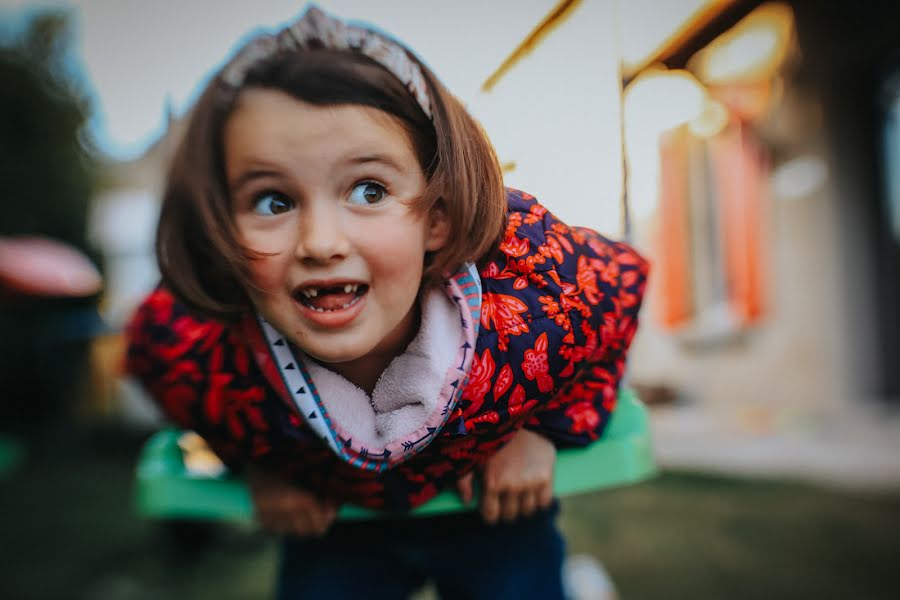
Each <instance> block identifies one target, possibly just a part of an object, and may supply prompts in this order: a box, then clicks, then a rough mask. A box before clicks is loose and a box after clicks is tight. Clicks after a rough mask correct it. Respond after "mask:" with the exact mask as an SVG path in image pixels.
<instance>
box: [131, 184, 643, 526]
mask: <svg viewBox="0 0 900 600" xmlns="http://www.w3.org/2000/svg"><path fill="white" fill-rule="evenodd" d="M507 200H508V205H509V210H508V223H507V228H506V233H505V236H504V239H503V241H502V243H501V244H500V245H499V247H498V248H497V250H496V252H495V253H494V255H493V256H492V257H491V258H490V260H489V261H487V262H486V263H485V265H486V266H484V268H482V269H481V272H480V277H481V285H482V298H481V312H480V327H479V328H478V335H477V340H476V344H475V352H474V356H473V358H472V363H471V367H470V370H469V373H468V378H467V380H465V384H464V387H463V391H462V394H461V396H460V397H459V400H458V401H457V402H456V404H455V406H454V407H453V410H452V413H451V414H450V415H449V416H448V417H447V420H446V422H445V423H444V426H443V427H442V428H441V430H440V431H439V432H437V433H436V435H435V437H434V438H433V440H432V441H431V443H430V444H428V445H427V446H426V447H424V448H423V449H422V450H421V451H419V452H418V453H417V454H415V455H414V456H412V457H411V458H410V459H409V460H406V461H405V462H402V463H400V464H397V465H396V466H394V467H393V468H390V469H387V470H384V471H381V472H376V471H372V470H366V469H360V468H356V467H354V466H352V465H351V464H348V463H347V462H345V461H342V460H340V459H339V458H338V457H337V456H336V455H335V453H334V452H333V451H332V449H331V448H329V447H327V446H326V444H324V443H323V441H322V439H321V438H319V437H318V436H316V435H314V433H313V431H312V429H311V428H310V426H309V425H308V424H307V423H306V421H305V419H304V415H302V414H300V413H299V411H298V409H297V408H296V406H295V405H293V404H291V403H289V402H286V401H285V400H284V399H283V395H282V394H279V392H278V390H276V389H275V386H274V385H273V384H272V381H273V380H272V378H271V377H267V376H266V374H265V373H264V372H263V368H261V367H260V366H259V362H258V361H257V360H256V358H258V356H255V355H254V353H257V354H258V350H257V349H256V348H255V347H254V345H253V344H252V343H251V338H252V337H253V335H252V334H251V335H248V330H247V328H246V327H245V326H241V325H236V324H223V323H221V322H218V321H214V320H210V319H208V318H204V317H200V316H198V315H196V314H193V313H191V312H189V311H188V310H187V309H186V308H185V307H184V306H182V305H181V304H179V303H178V302H177V301H176V300H175V299H174V298H173V296H172V295H171V293H170V292H168V291H167V290H166V289H165V288H159V289H157V290H156V291H154V292H153V293H152V294H151V295H150V296H149V297H148V298H147V299H146V300H145V301H144V302H143V304H142V305H141V306H140V308H139V309H138V311H137V313H136V314H135V316H134V318H133V320H132V322H131V324H130V325H129V327H128V338H129V348H128V355H127V370H128V371H129V372H130V373H131V374H133V375H135V376H136V377H137V378H138V379H140V381H141V382H142V383H143V385H144V386H145V387H146V388H147V389H148V390H149V392H150V393H151V395H152V396H153V398H154V399H155V400H156V402H158V404H159V405H160V406H161V408H162V409H163V411H164V412H165V414H166V415H167V416H168V417H169V418H170V419H172V420H173V421H175V422H176V423H177V424H178V425H179V426H181V427H184V428H190V429H193V430H195V431H197V432H198V433H199V434H200V435H202V436H203V437H204V438H205V439H206V440H207V442H208V443H209V444H210V446H211V447H212V448H213V449H214V450H215V451H216V452H217V453H218V454H219V455H220V456H221V457H222V459H223V460H224V461H225V462H226V463H227V464H229V465H230V466H232V467H234V468H239V466H240V465H241V464H243V463H246V462H252V463H254V464H256V465H258V466H260V467H262V468H266V469H269V470H272V471H274V472H277V473H279V474H281V475H282V476H284V477H287V478H289V479H291V480H292V481H294V482H295V483H297V484H298V485H300V486H304V487H307V488H309V489H312V490H315V491H317V492H318V493H320V494H322V495H323V496H324V497H327V498H330V499H332V500H334V501H336V502H351V503H354V504H357V505H360V506H366V507H370V508H381V509H390V510H404V509H408V508H411V507H415V506H417V505H419V504H422V503H424V502H426V501H427V500H429V499H430V498H431V497H432V496H434V495H435V494H436V493H437V492H438V491H439V490H441V489H443V488H446V487H448V486H451V485H452V484H454V483H455V482H456V480H457V479H458V478H459V477H460V476H461V475H463V474H464V473H466V472H468V471H469V470H471V469H472V468H474V467H476V466H477V465H479V464H480V463H483V462H484V461H486V460H487V459H488V458H489V457H490V456H491V455H492V454H493V453H494V452H496V451H497V450H498V449H499V448H500V447H501V446H502V445H503V444H504V443H505V442H506V441H507V440H508V439H509V438H510V437H511V436H512V434H513V433H515V432H516V431H517V430H518V429H519V428H521V427H527V428H529V429H533V430H535V431H537V432H539V433H541V434H542V435H544V436H546V437H548V438H549V439H551V440H553V442H554V443H555V444H556V445H557V446H558V447H565V446H583V445H586V444H589V443H591V442H592V441H593V440H596V439H597V438H598V437H599V436H600V435H601V433H602V432H603V429H604V427H605V425H606V423H607V422H608V420H609V416H610V413H611V411H612V410H613V408H614V405H615V400H616V392H617V388H618V385H619V381H620V379H621V377H622V374H623V371H624V367H625V355H626V350H627V349H628V346H629V344H630V342H631V339H632V337H633V336H634V333H635V330H636V328H637V314H638V310H639V308H640V304H641V298H642V294H643V291H644V286H645V282H646V276H647V271H648V265H647V263H646V261H645V260H644V259H643V258H642V257H641V256H640V255H638V254H637V253H636V252H635V251H634V250H633V249H632V248H630V247H629V246H627V245H626V244H623V243H619V242H613V241H610V240H608V239H606V238H604V237H602V236H600V235H599V234H597V233H595V232H593V231H591V230H589V229H584V228H579V227H571V226H568V225H565V224H564V223H562V222H560V221H559V220H558V219H557V218H556V217H554V216H553V215H552V214H551V213H550V212H549V211H547V209H546V208H544V207H543V206H541V205H540V204H538V203H537V202H536V200H535V199H534V198H533V197H532V196H529V195H528V194H525V193H523V192H519V191H516V190H509V191H508V194H507Z"/></svg>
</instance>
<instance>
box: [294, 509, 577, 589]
mask: <svg viewBox="0 0 900 600" xmlns="http://www.w3.org/2000/svg"><path fill="white" fill-rule="evenodd" d="M557 512H558V506H557V505H555V504H554V506H553V507H552V508H551V509H549V510H547V511H544V512H541V513H538V514H536V515H535V516H533V517H531V518H526V519H520V520H518V521H516V522H514V523H509V524H507V523H498V524H497V525H493V526H489V525H486V524H484V522H483V521H482V520H481V517H480V516H479V515H478V514H476V513H463V514H455V515H448V516H441V517H430V518H409V519H385V520H377V521H363V522H355V523H354V522H352V521H351V522H339V523H336V524H335V526H334V527H333V528H332V529H331V531H330V532H329V533H328V534H327V535H326V536H325V537H323V538H321V539H298V538H288V539H286V540H285V541H284V543H283V545H282V549H281V561H280V565H279V572H278V582H277V598H278V599H279V600H294V599H297V598H310V599H313V600H317V599H319V598H328V599H332V598H333V599H336V600H337V599H341V598H347V599H353V600H357V599H361V598H366V599H367V600H368V599H372V600H375V599H379V598H384V599H390V600H398V599H401V598H407V597H409V596H410V594H412V592H414V591H415V590H417V589H418V588H420V587H421V586H422V585H423V584H424V583H425V581H426V580H428V579H430V580H432V581H433V582H434V583H435V585H436V587H437V589H438V591H439V592H440V595H441V597H442V598H445V599H450V600H454V599H457V598H473V599H476V598H485V599H488V598H489V599H491V600H502V599H504V598H541V599H546V600H554V599H559V600H562V598H563V591H562V578H561V572H562V562H563V557H564V555H565V544H564V542H563V539H562V536H560V534H559V531H558V529H557V528H556V523H555V521H556V513H557Z"/></svg>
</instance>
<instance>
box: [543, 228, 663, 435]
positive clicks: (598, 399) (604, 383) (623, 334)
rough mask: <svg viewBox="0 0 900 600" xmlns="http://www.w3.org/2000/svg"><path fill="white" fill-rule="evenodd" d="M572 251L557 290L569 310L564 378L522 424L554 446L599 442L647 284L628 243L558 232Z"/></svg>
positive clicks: (577, 231)
mask: <svg viewBox="0 0 900 600" xmlns="http://www.w3.org/2000/svg"><path fill="white" fill-rule="evenodd" d="M564 233H565V234H566V238H567V240H566V241H568V242H569V244H571V247H572V248H573V253H572V256H571V259H569V260H568V261H566V262H568V263H571V264H569V265H560V269H559V270H560V275H561V276H565V275H564V272H565V271H567V270H568V271H569V275H570V277H569V280H570V281H572V282H573V283H571V284H569V285H567V286H564V288H565V289H566V296H567V299H566V302H567V303H568V304H569V305H570V307H571V310H570V311H569V315H570V324H571V330H572V331H571V333H572V344H571V345H570V346H569V347H568V348H567V352H568V353H569V356H568V359H569V366H568V367H566V369H567V370H571V373H568V374H561V375H568V377H569V378H568V379H567V380H566V381H565V383H563V384H562V385H561V386H560V388H559V391H558V392H556V394H554V396H553V397H552V398H551V399H550V400H549V401H548V402H546V403H545V404H544V405H543V406H540V407H538V409H537V410H536V411H535V412H534V413H533V414H532V415H531V417H530V418H529V419H528V420H527V421H526V424H525V427H527V428H529V429H531V430H534V431H537V432H538V433H540V434H541V435H544V436H545V437H547V438H549V439H551V440H552V441H553V442H554V444H556V445H557V446H558V447H567V446H585V445H587V444H589V443H591V442H592V441H594V440H596V439H598V438H599V437H600V436H601V434H602V433H603V431H604V429H605V428H606V425H607V423H608V422H609V418H610V415H611V413H612V411H613V409H614V407H615V403H616V394H617V392H618V389H619V385H620V383H621V381H622V376H623V374H624V372H625V363H626V355H627V352H628V348H629V345H630V344H631V340H632V338H633V337H634V334H635V332H636V331H637V326H638V312H639V310H640V307H641V301H642V298H643V293H644V289H645V286H646V281H647V274H648V270H649V265H648V263H647V261H646V260H645V259H644V258H643V257H642V256H641V255H640V254H638V253H637V252H636V251H635V250H634V249H632V248H631V247H630V246H628V245H627V244H624V243H621V242H614V241H611V240H608V239H606V238H605V237H603V236H601V235H599V234H597V233H596V232H594V231H591V230H589V229H584V228H574V227H573V228H570V229H569V230H568V231H565V232H564Z"/></svg>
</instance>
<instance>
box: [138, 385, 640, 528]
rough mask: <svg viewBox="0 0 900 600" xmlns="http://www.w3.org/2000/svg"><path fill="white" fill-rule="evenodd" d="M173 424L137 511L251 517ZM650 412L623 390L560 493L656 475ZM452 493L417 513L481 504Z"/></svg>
mask: <svg viewBox="0 0 900 600" xmlns="http://www.w3.org/2000/svg"><path fill="white" fill-rule="evenodd" d="M181 433H182V432H180V431H178V430H176V429H166V430H163V431H160V432H158V433H157V434H155V435H154V436H153V437H152V438H150V439H149V440H148V441H147V443H146V444H145V445H144V448H143V450H142V452H141V455H140V458H139V461H138V467H137V497H136V504H137V512H138V514H139V515H141V516H143V517H147V518H153V519H206V520H235V521H248V520H251V519H252V518H253V504H252V502H251V499H250V493H249V490H248V489H247V487H246V486H245V484H244V483H243V482H242V481H241V480H240V479H239V478H237V477H234V476H232V475H229V474H228V473H225V474H223V475H220V476H217V477H214V476H196V475H193V474H190V473H189V472H187V471H186V469H185V466H184V461H183V458H182V451H181V448H180V447H179V445H178V438H179V436H180V435H181ZM655 473H656V466H655V464H654V462H653V456H652V454H651V450H650V435H649V423H648V417H647V410H646V408H645V407H644V406H643V404H641V402H640V401H639V400H638V399H637V397H636V396H635V395H634V393H633V392H631V391H630V390H625V389H623V390H621V391H620V392H619V398H618V406H617V407H616V410H615V411H614V413H613V417H612V420H611V421H610V424H609V426H608V427H607V430H606V432H605V433H604V435H603V438H602V439H601V440H599V441H597V442H595V443H593V444H591V445H590V446H588V447H586V448H571V449H565V450H561V451H560V452H559V454H558V456H557V462H556V474H555V480H554V486H553V487H554V491H555V492H556V495H557V496H567V495H571V494H578V493H582V492H588V491H594V490H601V489H605V488H610V487H615V486H621V485H627V484H632V483H637V482H639V481H642V480H644V479H647V478H649V477H651V476H653V475H654V474H655ZM475 504H476V503H475V502H472V503H470V504H468V505H466V504H464V503H463V502H462V501H461V500H460V499H459V496H458V495H457V494H456V493H455V492H454V491H452V490H446V491H444V492H442V493H441V494H439V495H437V496H436V497H435V498H433V499H432V500H430V501H429V502H427V503H425V504H424V505H422V506H420V507H418V508H416V509H414V510H412V511H410V513H409V516H414V517H415V516H425V515H435V514H440V513H448V512H454V511H461V510H468V509H472V508H474V507H475ZM381 514H383V513H379V512H378V511H373V510H368V509H364V508H360V507H356V506H349V505H345V506H343V507H341V509H340V511H339V513H338V518H340V519H367V518H373V517H378V516H379V515H381Z"/></svg>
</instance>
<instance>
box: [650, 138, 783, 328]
mask: <svg viewBox="0 0 900 600" xmlns="http://www.w3.org/2000/svg"><path fill="white" fill-rule="evenodd" d="M689 135H690V134H689V133H688V132H687V130H686V129H685V128H682V129H679V130H676V131H673V132H670V133H669V134H668V135H666V136H664V137H663V139H662V141H661V144H660V169H661V172H660V202H659V222H660V226H659V229H658V231H657V239H656V244H657V249H656V261H655V262H656V274H655V277H656V278H657V280H658V281H659V282H660V283H659V284H658V285H659V287H658V292H657V293H658V295H659V296H660V301H659V302H658V303H656V314H657V317H658V318H659V320H660V323H661V324H662V326H663V327H665V328H667V329H677V328H679V327H681V326H684V325H687V324H689V323H691V322H692V321H693V320H694V319H695V318H696V317H697V313H698V311H701V310H703V307H702V306H701V307H698V306H697V303H696V302H695V298H694V289H695V288H694V279H695V277H696V273H695V267H696V261H698V260H708V259H709V257H708V256H707V255H706V254H704V253H707V254H708V252H709V250H708V249H707V247H706V246H705V245H703V244H697V243H696V240H695V239H693V237H692V236H693V234H692V223H691V198H692V196H691V195H692V194H710V195H711V198H712V202H714V203H715V215H716V219H715V227H716V229H717V231H718V237H719V239H720V240H721V245H720V246H719V248H718V250H717V251H718V252H721V253H722V257H721V258H722V260H721V261H720V262H719V263H718V264H719V265H720V266H719V268H720V269H722V270H723V272H722V275H723V276H724V280H725V282H726V292H725V294H726V298H725V300H726V301H727V302H728V305H729V307H730V309H731V312H732V314H733V315H734V317H735V318H736V320H737V322H738V324H739V325H740V326H747V325H752V324H754V323H756V322H757V321H759V320H760V319H761V318H762V317H763V316H764V314H765V310H766V297H767V293H768V290H767V289H766V287H765V282H766V272H765V264H766V254H765V252H766V239H767V238H766V235H767V232H766V208H765V207H766V205H767V203H768V191H767V181H768V176H769V165H768V161H767V159H766V155H765V152H764V149H763V147H762V145H761V144H760V143H759V141H758V140H757V139H756V138H755V136H754V135H753V133H752V131H751V130H750V128H749V127H748V126H747V125H745V124H742V123H740V122H733V123H732V124H731V125H730V126H729V128H728V129H726V130H725V131H723V132H722V133H720V134H718V135H717V136H715V137H714V138H712V139H710V140H708V141H704V142H703V143H704V144H705V145H706V148H707V149H708V156H709V161H710V163H709V167H710V175H711V177H710V180H709V181H708V182H707V185H708V186H710V187H709V188H708V189H706V188H704V189H698V188H696V184H694V186H695V187H693V188H692V182H691V180H690V177H689V172H690V171H691V168H692V166H691V164H690V160H689V156H688V154H689V150H688V144H689V142H690V140H689V137H688V136H689Z"/></svg>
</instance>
